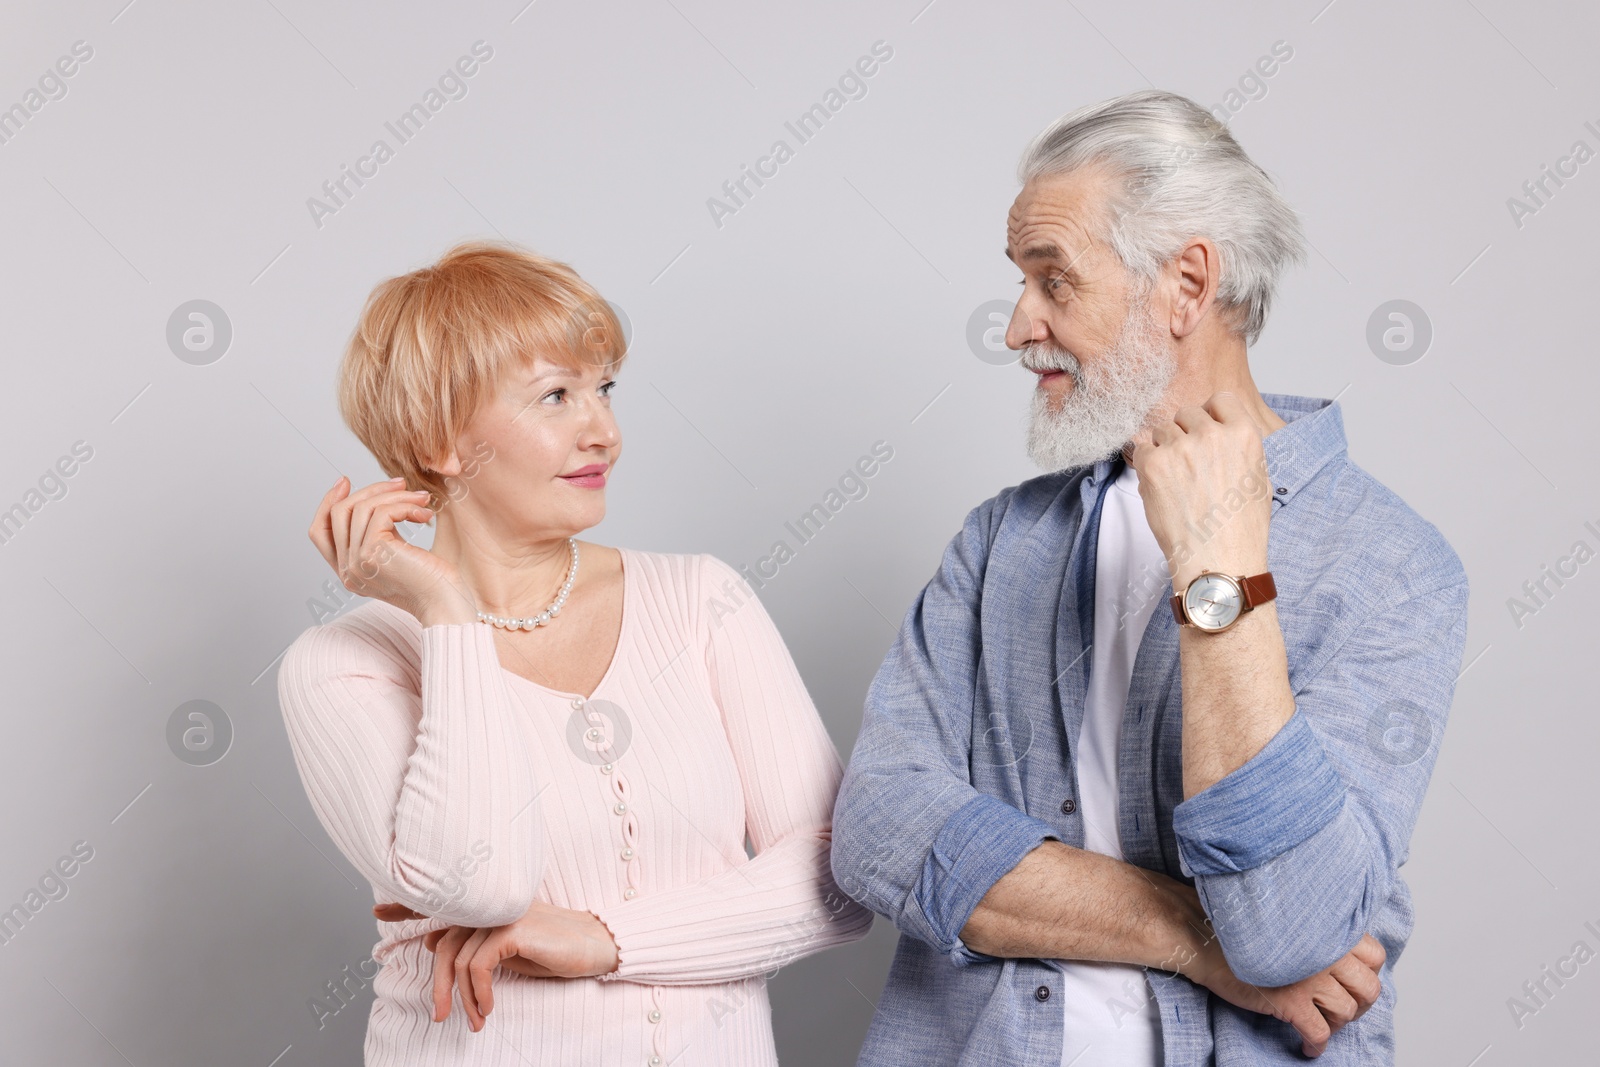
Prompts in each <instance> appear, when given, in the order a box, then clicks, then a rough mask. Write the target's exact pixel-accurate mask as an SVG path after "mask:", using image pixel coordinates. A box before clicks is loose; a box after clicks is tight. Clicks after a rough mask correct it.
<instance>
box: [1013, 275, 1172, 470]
mask: <svg viewBox="0 0 1600 1067" xmlns="http://www.w3.org/2000/svg"><path fill="white" fill-rule="evenodd" d="M1021 363H1022V365H1023V366H1024V367H1027V368H1028V369H1029V370H1033V369H1034V368H1041V369H1043V368H1050V369H1058V370H1063V371H1066V372H1067V373H1068V374H1070V375H1071V376H1072V381H1073V386H1072V391H1071V392H1070V393H1068V394H1067V396H1066V397H1065V398H1064V399H1063V400H1062V401H1061V403H1060V405H1059V406H1058V407H1052V398H1051V397H1050V395H1049V394H1048V393H1046V392H1045V391H1044V390H1042V389H1039V388H1035V389H1034V391H1033V404H1032V409H1031V411H1030V416H1029V422H1028V458H1029V459H1031V460H1033V462H1034V463H1036V464H1038V465H1039V466H1040V467H1042V468H1044V469H1045V470H1049V471H1058V470H1065V469H1066V468H1068V467H1080V466H1085V465H1087V464H1091V463H1095V462H1097V461H1099V460H1102V459H1107V458H1110V457H1112V456H1114V455H1116V453H1117V452H1119V451H1121V449H1122V447H1123V446H1124V445H1126V444H1127V443H1128V442H1130V441H1132V440H1133V438H1134V436H1135V435H1136V434H1137V433H1138V432H1139V431H1140V430H1142V429H1144V426H1145V422H1146V420H1147V419H1148V418H1149V417H1150V415H1151V413H1152V412H1153V411H1154V410H1155V408H1156V405H1158V404H1159V403H1160V402H1161V398H1162V397H1163V396H1164V395H1165V394H1166V391H1167V386H1168V385H1170V384H1171V382H1172V379H1173V377H1174V375H1176V373H1177V370H1178V364H1177V361H1176V360H1175V359H1174V358H1173V355H1172V349H1171V348H1170V347H1169V346H1168V345H1167V344H1166V343H1165V342H1164V341H1163V340H1162V339H1161V338H1160V334H1159V331H1158V330H1157V329H1156V327H1155V324H1154V323H1153V322H1151V321H1150V302H1149V299H1148V297H1144V298H1140V299H1137V300H1136V301H1135V302H1134V303H1132V304H1130V306H1129V308H1128V314H1127V316H1126V317H1125V318H1124V319H1123V320H1122V329H1121V331H1120V332H1119V333H1118V334H1117V339H1116V341H1114V342H1113V343H1112V345H1111V347H1110V349H1109V350H1108V351H1107V352H1106V353H1105V354H1104V355H1102V356H1101V357H1100V358H1098V359H1096V360H1094V361H1093V362H1092V363H1091V364H1090V365H1089V367H1088V369H1087V370H1085V369H1084V368H1083V366H1082V364H1081V363H1080V362H1079V361H1078V359H1077V358H1076V357H1075V356H1073V355H1072V354H1071V353H1070V352H1068V351H1066V350H1065V349H1063V348H1061V347H1059V346H1057V345H1055V344H1053V343H1048V342H1047V343H1045V344H1033V345H1029V346H1027V347H1026V348H1024V349H1023V351H1022V358H1021Z"/></svg>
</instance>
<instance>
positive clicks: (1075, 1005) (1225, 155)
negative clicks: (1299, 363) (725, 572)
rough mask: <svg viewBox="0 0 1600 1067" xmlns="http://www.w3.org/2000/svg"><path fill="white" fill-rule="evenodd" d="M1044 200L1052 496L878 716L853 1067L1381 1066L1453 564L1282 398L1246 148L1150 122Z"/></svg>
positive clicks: (1006, 504)
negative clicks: (891, 946) (864, 1025)
mask: <svg viewBox="0 0 1600 1067" xmlns="http://www.w3.org/2000/svg"><path fill="white" fill-rule="evenodd" d="M1020 178H1021V181H1022V183H1023V184H1022V191H1021V193H1020V194H1019V195H1018V196H1017V198H1016V201H1015V203H1014V204H1013V205H1012V207H1011V212H1010V215H1009V218H1008V219H1007V231H1006V249H1005V251H1006V255H1007V256H1008V257H1010V258H1011V260H1012V261H1013V262H1014V263H1015V264H1016V265H1017V266H1018V267H1019V268H1020V269H1021V271H1022V272H1023V274H1024V276H1025V277H1024V280H1023V282H1022V295H1021V298H1020V299H1019V301H1018V303H1017V306H1016V310H1015V312H1014V314H1013V317H1012V319H1011V323H1010V326H1009V328H1008V331H1007V334H1006V343H1007V345H1008V346H1009V347H1011V348H1013V349H1020V350H1021V353H1022V354H1021V359H1020V362H1021V364H1022V366H1024V367H1025V368H1026V369H1027V370H1029V371H1031V372H1033V373H1034V374H1036V375H1037V376H1038V383H1037V389H1036V390H1035V392H1034V395H1033V410H1032V422H1031V425H1030V428H1029V434H1028V447H1029V453H1030V455H1031V456H1032V458H1033V459H1034V460H1035V461H1036V462H1037V463H1038V464H1039V465H1040V466H1042V467H1044V468H1045V469H1046V470H1047V471H1049V472H1050V473H1047V474H1045V475H1043V476H1041V477H1037V478H1033V479H1031V480H1029V481H1025V482H1023V483H1022V484H1020V485H1016V486H1012V487H1009V488H1006V489H1003V490H1001V491H1000V492H999V493H998V494H997V495H996V496H994V497H993V498H992V499H990V500H987V501H985V502H984V503H982V504H980V505H978V506H977V507H976V508H974V509H973V510H972V511H971V513H970V514H969V515H968V516H967V519H966V522H965V523H964V525H963V527H962V529H961V532H960V533H959V534H957V535H956V536H955V538H954V539H953V540H952V541H951V543H950V545H949V547H948V548H947V549H946V551H945V553H944V557H943V560H942V561H941V563H940V566H939V569H938V572H937V573H936V574H935V575H934V577H933V579H932V580H931V581H930V582H929V583H928V585H927V586H926V587H925V588H924V589H923V590H922V592H921V593H920V594H919V595H918V597H917V599H916V601H915V603H914V604H913V605H912V607H911V609H910V611H909V612H908V613H907V615H906V618H905V621H904V623H903V625H902V627H901V630H900V634H899V637H898V639H897V641H896V642H895V644H894V646H893V647H892V648H891V650H890V651H889V653H888V655H887V656H886V658H885V659H884V662H883V665H882V667H881V668H880V669H879V671H878V675H877V677H876V679H875V680H874V682H873V684H872V687H871V689H870V691H869V694H868V696H867V701H866V709H865V717H864V721H863V723H862V728H861V734H860V738H859V740H858V741H857V743H856V747H855V752H854V754H853V756H852V759H851V761H850V765H849V768H848V770H847V772H846V775H845V779H844V783H843V786H842V788H841V790H840V793H839V797H838V801H837V805H836V808H835V812H834V825H833V869H834V872H835V875H836V877H837V879H838V882H839V884H840V885H841V886H842V887H843V888H844V889H845V891H846V892H848V893H850V894H851V895H852V896H854V897H856V898H857V899H858V900H860V901H861V902H862V903H864V904H866V905H868V906H869V907H871V908H872V909H873V910H875V911H877V912H879V913H881V914H883V915H885V916H888V917H889V918H890V919H891V920H893V922H894V923H895V925H896V927H897V928H898V929H899V930H900V932H901V937H900V940H899V945H898V949H897V951H896V953H895V957H894V962H893V964H892V966H891V968H890V972H889V977H888V982H887V985H886V986H885V988H884V991H883V994H882V997H881V999H880V1001H879V1003H878V1007H877V1012H876V1014H875V1016H874V1018H873V1022H872V1026H871V1028H870V1030H869V1032H868V1035H867V1040H866V1043H865V1045H864V1047H863V1049H862V1053H861V1057H860V1063H861V1064H863V1065H869V1067H889V1065H902V1064H904V1065H912V1064H915V1065H916V1067H936V1065H939V1064H960V1065H963V1067H980V1065H991V1064H993V1065H1000V1064H1006V1065H1024V1067H1044V1065H1050V1067H1055V1065H1062V1067H1065V1065H1069V1064H1076V1065H1078V1067H1098V1065H1117V1067H1124V1065H1135V1064H1137V1065H1141V1067H1149V1065H1154V1064H1166V1065H1168V1067H1178V1065H1203V1064H1217V1065H1222V1067H1230V1065H1235V1064H1250V1065H1257V1064H1277V1063H1292V1062H1304V1060H1303V1058H1302V1057H1303V1056H1306V1055H1310V1056H1317V1055H1321V1056H1322V1057H1323V1062H1325V1063H1339V1064H1345V1063H1348V1064H1362V1065H1372V1064H1379V1063H1390V1062H1392V1061H1393V1059H1394V1026H1393V1005H1394V990H1393V985H1392V982H1391V980H1390V972H1391V969H1392V967H1393V965H1394V962H1395V961H1396V960H1397V959H1398V958H1399V955H1400V952H1401V950H1402V949H1403V948H1404V946H1405V943H1406V940H1407V938H1408V937H1409V935H1410V933H1411V928H1412V909H1411V902H1410V895H1409V891H1408V890H1407V887H1406V884H1405V882H1404V881H1403V880H1402V879H1401V877H1400V875H1399V867H1400V865H1401V864H1402V863H1404V862H1405V859H1406V855H1407V849H1408V841H1409V838H1410V835H1411V831H1412V827H1413V826H1414V825H1415V822H1416V818H1417V813H1418V809H1419V807H1420V806H1421V803H1422V799H1423V795H1424V793H1425V792H1426V790H1427V785H1428V778H1429V776H1430V774H1431V773H1432V768H1433V762H1434V756H1435V754H1436V752H1437V748H1438V746H1437V742H1438V740H1439V738H1440V736H1441V735H1442V732H1443V729H1444V725H1445V719H1446V715H1447V713H1448V710H1449V706H1450V701H1451V697H1452V694H1453V692H1454V688H1455V680H1456V675H1457V673H1458V670H1459V667H1460V663H1461V654H1462V648H1463V644H1464V640H1465V633H1466V625H1467V614H1466V608H1467V579H1466V575H1465V573H1464V571H1463V569H1462V566H1461V563H1460V560H1459V559H1458V558H1457V556H1456V554H1455V552H1454V551H1452V549H1451V548H1450V546H1449V544H1448V543H1447V542H1446V541H1445V539H1444V538H1443V536H1442V535H1441V534H1440V533H1439V531H1438V530H1437V529H1436V528H1435V527H1434V526H1432V525H1431V524H1430V523H1428V522H1427V521H1425V520H1424V519H1422V518H1421V517H1419V516H1418V515H1417V514H1416V513H1415V512H1414V511H1413V510H1412V509H1411V508H1410V507H1408V506H1407V505H1406V504H1405V503H1404V502H1403V501H1402V500H1401V499H1400V498H1399V497H1398V496H1396V495H1395V494H1394V493H1393V492H1391V491H1390V490H1389V489H1387V488H1385V487H1384V486H1383V485H1382V484H1380V483H1379V482H1378V481H1377V480H1376V479H1375V478H1373V477H1372V476H1371V475H1370V474H1368V473H1367V472H1366V471H1364V470H1362V469H1361V468H1360V467H1358V466H1356V465H1355V464H1354V463H1352V462H1351V460H1350V457H1349V456H1348V454H1347V453H1346V449H1345V437H1344V426H1343V421H1342V417H1341V414H1340V409H1339V405H1338V404H1337V403H1336V402H1334V401H1330V400H1325V399H1316V398H1309V397H1303V396H1294V395H1286V394H1270V393H1269V394H1262V393H1261V392H1259V391H1258V390H1257V388H1256V386H1255V383H1254V381H1253V380H1252V378H1251V374H1250V368H1249V365H1248V361H1247V349H1248V347H1249V346H1250V345H1252V344H1254V343H1255V341H1256V339H1257V337H1258V336H1259V334H1260V332H1261V329H1262V326H1263V324H1264V323H1265V320H1266V316H1267V311H1268V308H1269V305H1270V303H1271V300H1272V295H1273V291H1274V289H1275V287H1276V284H1277V281H1278V277H1279V274H1280V273H1281V271H1282V269H1283V267H1284V266H1285V265H1286V264H1287V263H1290V262H1293V261H1297V260H1301V259H1303V258H1304V251H1303V248H1302V245H1303V239H1302V237H1301V234H1300V228H1299V224H1298V222H1297V220H1296V217H1295V214H1294V212H1293V210H1292V209H1291V208H1290V207H1289V205H1288V204H1287V203H1286V202H1285V201H1284V200H1283V198H1282V196H1281V195H1280V194H1279V193H1278V191H1277V190H1276V189H1275V188H1274V186H1273V184H1272V182H1271V181H1270V180H1269V179H1268V177H1267V176H1266V174H1265V172H1263V171H1262V170H1261V169H1260V167H1258V166H1257V165H1256V164H1255V163H1254V162H1252V161H1251V160H1250V158H1249V157H1248V156H1247V155H1246V154H1245V153H1244V151H1243V150H1242V149H1241V148H1240V147H1239V145H1238V143H1237V142H1236V141H1235V140H1234V138H1233V137H1232V136H1231V135H1230V134H1229V132H1228V130H1227V129H1226V127H1224V126H1222V125H1220V124H1219V123H1218V122H1217V121H1216V120H1215V119H1214V118H1213V117H1212V116H1210V115H1209V114H1208V113H1207V112H1206V111H1205V110H1204V109H1203V108H1201V107H1199V106H1197V105H1196V104H1194V103H1193V102H1192V101H1190V100H1188V99H1186V98H1184V97H1181V96H1176V95H1174V94H1171V93H1166V92H1161V91H1154V90H1151V91H1142V92H1138V93H1133V94H1130V95H1128V96H1124V97H1119V98H1116V99H1113V100H1110V101H1106V102H1104V103H1101V104H1097V105H1093V106H1090V107H1087V108H1083V109H1081V110H1078V111H1076V112H1073V113H1071V114H1068V115H1066V116H1064V117H1062V118H1061V119H1060V120H1058V121H1057V122H1056V123H1054V124H1053V125H1051V126H1050V127H1049V128H1048V129H1046V130H1045V131H1044V132H1042V133H1041V134H1040V135H1039V136H1038V137H1037V138H1035V139H1034V141H1033V143H1032V144H1031V145H1030V146H1029V148H1028V150H1027V152H1026V153H1025V155H1024V157H1023V160H1022V164H1021V167H1020ZM1369 1009H1370V1010H1369Z"/></svg>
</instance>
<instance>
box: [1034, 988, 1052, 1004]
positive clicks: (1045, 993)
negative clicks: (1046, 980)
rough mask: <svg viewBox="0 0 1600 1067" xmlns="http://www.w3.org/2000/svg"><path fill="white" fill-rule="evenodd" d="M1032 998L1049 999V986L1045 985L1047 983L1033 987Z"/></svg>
mask: <svg viewBox="0 0 1600 1067" xmlns="http://www.w3.org/2000/svg"><path fill="white" fill-rule="evenodd" d="M1033 999H1034V1000H1041V1001H1043V1000H1049V999H1050V987H1049V986H1047V985H1042V986H1040V987H1039V988H1038V989H1035V990H1034V991H1033Z"/></svg>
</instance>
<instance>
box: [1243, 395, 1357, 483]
mask: <svg viewBox="0 0 1600 1067" xmlns="http://www.w3.org/2000/svg"><path fill="white" fill-rule="evenodd" d="M1261 399H1262V400H1265V401H1266V402H1267V406H1268V407H1269V408H1271V409H1272V410H1273V411H1275V412H1277V414H1278V417H1279V418H1280V419H1282V420H1283V421H1284V422H1285V423H1287V425H1285V426H1280V427H1278V429H1276V430H1274V431H1272V432H1271V433H1269V434H1267V436H1266V437H1265V438H1264V439H1263V440H1262V442H1261V444H1262V448H1263V449H1264V450H1265V451H1266V455H1267V473H1268V474H1269V475H1270V476H1271V478H1272V489H1273V492H1272V498H1273V499H1274V500H1276V501H1277V502H1278V503H1280V504H1287V503H1288V502H1289V501H1290V500H1292V499H1293V498H1294V495H1295V494H1296V493H1298V492H1299V491H1300V489H1301V488H1302V487H1303V486H1304V485H1305V484H1306V483H1307V482H1309V481H1311V478H1312V476H1313V475H1315V474H1316V473H1317V472H1318V471H1320V470H1321V469H1322V468H1323V467H1325V466H1326V465H1327V464H1328V462H1329V461H1330V460H1333V459H1336V458H1338V457H1339V456H1341V455H1343V454H1344V451H1345V437H1344V415H1343V413H1342V412H1341V410H1340V408H1339V402H1338V401H1337V400H1325V399H1323V398H1321V397H1314V396H1295V395H1292V394H1289V393H1262V394H1261Z"/></svg>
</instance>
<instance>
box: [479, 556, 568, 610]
mask: <svg viewBox="0 0 1600 1067" xmlns="http://www.w3.org/2000/svg"><path fill="white" fill-rule="evenodd" d="M567 548H569V549H570V550H571V551H572V565H571V566H570V567H568V568H567V580H566V581H564V582H562V583H561V592H560V593H557V594H556V598H555V599H554V600H552V601H551V602H550V606H549V607H547V608H545V609H544V610H543V611H541V612H540V613H539V614H537V615H534V616H532V617H531V618H526V619H517V618H511V619H506V618H502V617H500V616H499V615H490V614H489V613H488V612H486V611H480V612H478V621H479V622H486V623H489V624H490V625H491V626H498V627H500V628H501V629H502V630H532V629H535V628H536V627H540V626H544V625H546V624H547V623H549V621H550V620H551V619H553V618H555V617H556V616H557V615H559V614H561V605H563V604H565V603H566V602H567V594H568V593H570V592H572V580H573V579H574V578H576V577H577V576H578V542H577V541H576V540H575V539H574V538H571V537H569V538H567Z"/></svg>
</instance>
